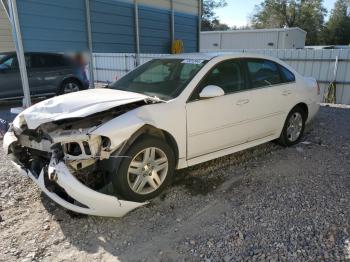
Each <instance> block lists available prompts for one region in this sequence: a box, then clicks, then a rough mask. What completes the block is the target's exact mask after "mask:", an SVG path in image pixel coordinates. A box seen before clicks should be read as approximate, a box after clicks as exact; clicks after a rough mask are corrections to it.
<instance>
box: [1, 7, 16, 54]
mask: <svg viewBox="0 0 350 262" xmlns="http://www.w3.org/2000/svg"><path fill="white" fill-rule="evenodd" d="M14 49H15V47H14V44H13V41H12V32H11V26H10V22H9V19H8V17H7V15H6V12H5V10H4V8H3V6H2V4H1V3H0V52H8V51H13V50H14Z"/></svg>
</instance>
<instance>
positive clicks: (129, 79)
mask: <svg viewBox="0 0 350 262" xmlns="http://www.w3.org/2000/svg"><path fill="white" fill-rule="evenodd" d="M319 101H320V90H319V87H318V84H317V82H316V81H315V80H314V79H312V78H305V77H303V76H301V75H299V74H298V73H297V72H296V71H295V70H294V69H293V68H291V67H290V66H288V65H287V64H285V63H284V62H282V61H280V60H278V59H275V58H272V57H266V56H260V55H251V54H225V55H224V54H221V55H219V54H184V55H177V56H169V57H165V58H159V59H154V60H152V61H150V62H148V63H146V64H144V65H142V66H140V67H138V68H136V69H135V70H134V71H132V72H130V73H129V74H127V75H126V76H124V77H123V78H121V79H120V80H119V81H117V82H115V83H113V84H112V85H110V86H109V88H107V89H92V90H86V91H81V92H77V93H72V94H66V95H62V96H58V97H55V98H51V99H48V100H45V101H43V102H40V103H38V104H36V105H34V106H32V107H30V108H28V109H26V110H25V111H23V112H22V113H21V114H19V115H18V116H17V117H16V119H15V120H14V122H13V124H12V126H11V127H10V129H9V131H8V132H7V133H6V135H5V137H4V148H5V151H6V152H8V154H9V155H11V157H12V161H13V163H14V165H15V166H16V167H17V168H18V169H19V170H20V171H21V172H22V173H24V174H25V175H27V176H29V177H30V178H31V179H32V180H33V181H34V182H35V183H36V184H37V185H38V186H39V187H40V188H41V189H42V190H43V191H44V192H45V193H46V194H47V195H48V196H49V197H50V198H51V199H52V200H53V201H55V202H57V203H58V204H60V205H61V206H63V207H65V208H67V209H70V210H72V211H75V212H80V213H84V214H89V215H98V216H111V217H120V216H123V215H125V214H126V213H127V212H129V211H131V210H133V209H135V208H137V207H139V206H142V205H144V204H145V203H147V200H149V199H151V198H154V197H155V196H157V195H159V194H160V193H161V192H162V191H163V190H164V189H165V187H166V186H167V185H169V183H170V182H171V180H172V177H173V175H174V171H175V170H176V169H181V168H186V167H189V166H193V165H196V164H199V163H202V162H205V161H208V160H211V159H214V158H218V157H222V156H224V155H228V154H232V153H234V152H237V151H240V150H244V149H246V148H250V147H254V146H256V145H259V144H262V143H266V142H268V141H272V140H278V141H279V142H280V143H281V144H282V145H284V146H291V145H294V144H296V143H298V142H299V140H300V139H301V137H302V135H303V132H304V128H305V124H306V123H307V122H309V121H310V120H311V119H312V118H313V117H314V116H315V114H316V113H317V111H318V110H319ZM109 188H113V189H114V190H109V191H108V189H109Z"/></svg>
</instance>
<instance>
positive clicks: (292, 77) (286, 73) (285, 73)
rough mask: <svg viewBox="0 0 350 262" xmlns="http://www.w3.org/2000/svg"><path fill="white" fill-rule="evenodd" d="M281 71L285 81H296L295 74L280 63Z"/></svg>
mask: <svg viewBox="0 0 350 262" xmlns="http://www.w3.org/2000/svg"><path fill="white" fill-rule="evenodd" d="M280 71H281V74H282V78H283V82H284V83H290V82H295V75H294V74H293V73H292V72H291V71H289V70H288V69H287V68H285V67H284V66H281V65H280Z"/></svg>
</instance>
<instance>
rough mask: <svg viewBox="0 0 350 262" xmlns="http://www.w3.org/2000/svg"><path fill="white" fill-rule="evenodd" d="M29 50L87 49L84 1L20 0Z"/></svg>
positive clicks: (20, 9) (19, 6)
mask: <svg viewBox="0 0 350 262" xmlns="http://www.w3.org/2000/svg"><path fill="white" fill-rule="evenodd" d="M17 6H18V15H19V20H20V24H21V30H22V38H23V45H24V50H25V51H52V52H65V51H78V50H87V40H86V39H87V33H86V19H85V5H84V1H82V0H74V1H72V0H60V1H46V0H17Z"/></svg>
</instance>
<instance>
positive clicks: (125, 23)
mask: <svg viewBox="0 0 350 262" xmlns="http://www.w3.org/2000/svg"><path fill="white" fill-rule="evenodd" d="M90 10H91V26H92V35H93V49H94V52H105V53H107V52H111V53H118V52H121V53H128V52H132V53H133V52H136V44H135V19H134V6H133V5H132V4H131V3H127V2H121V1H110V0H94V1H91V5H90Z"/></svg>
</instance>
